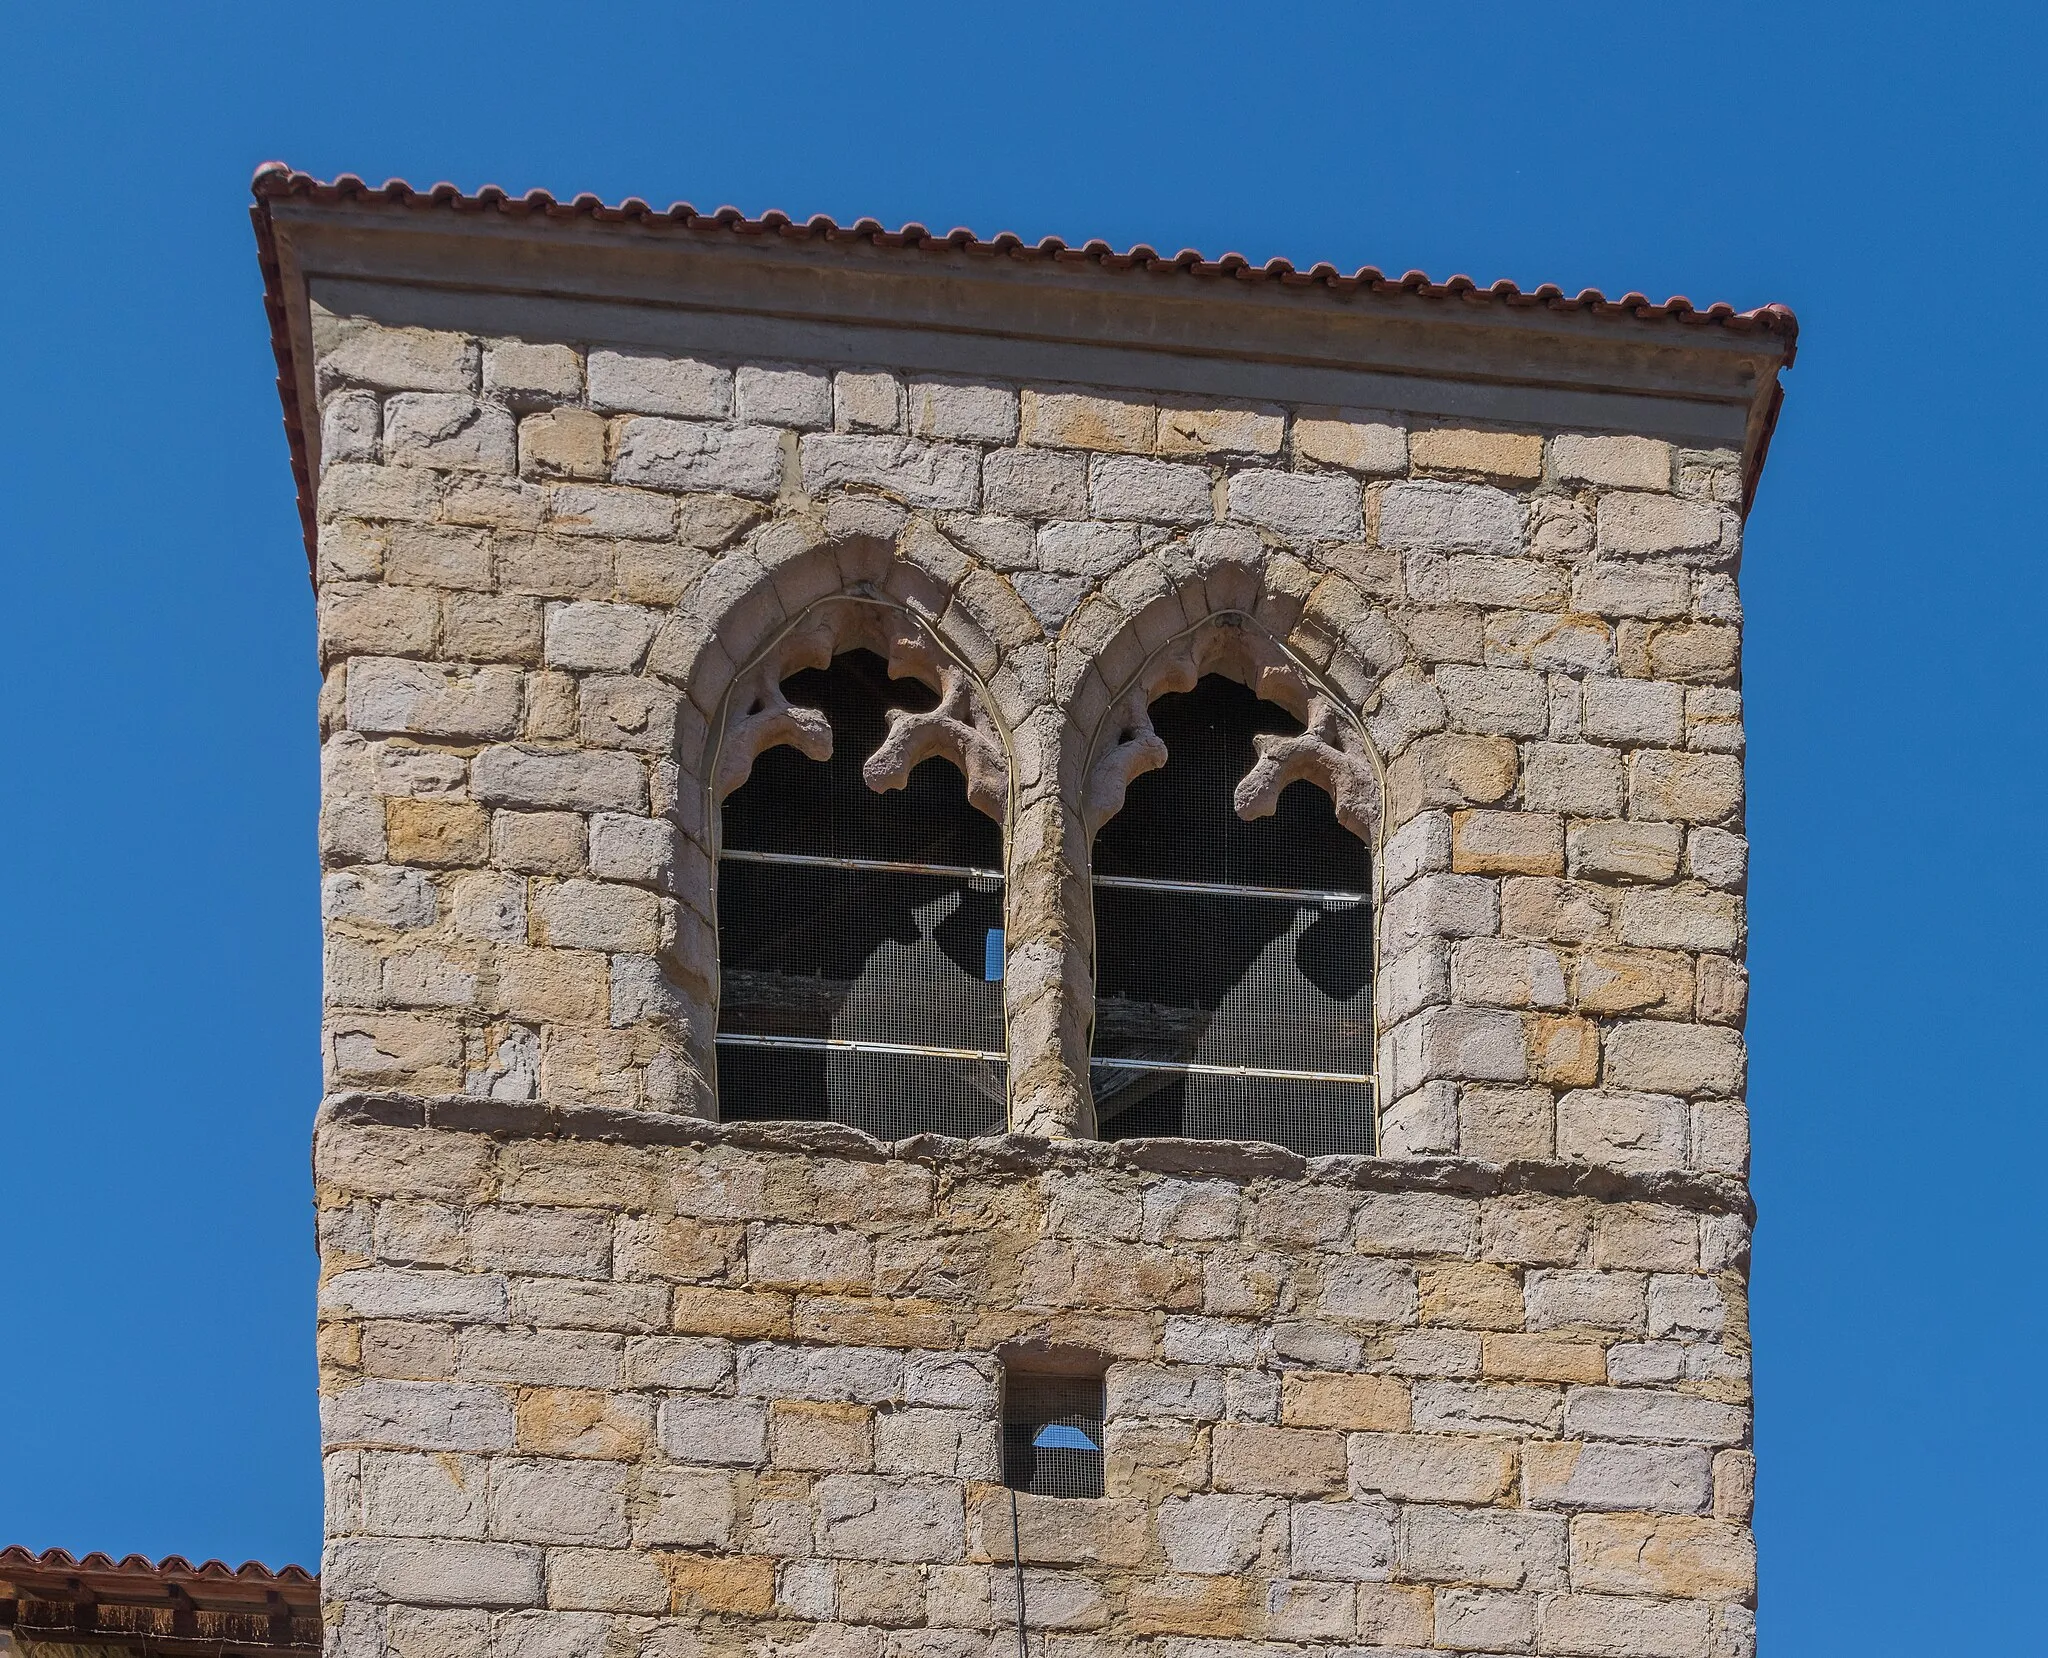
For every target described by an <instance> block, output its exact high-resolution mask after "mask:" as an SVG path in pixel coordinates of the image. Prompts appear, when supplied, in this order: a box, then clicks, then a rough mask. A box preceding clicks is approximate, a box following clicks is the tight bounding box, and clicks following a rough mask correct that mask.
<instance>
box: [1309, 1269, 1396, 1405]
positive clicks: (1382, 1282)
mask: <svg viewBox="0 0 2048 1658" xmlns="http://www.w3.org/2000/svg"><path fill="white" fill-rule="evenodd" d="M1318 1304H1319V1305H1320V1307H1321V1309H1322V1311H1323V1312H1324V1313H1325V1314H1326V1315H1327V1316H1329V1317H1331V1318H1355V1319H1360V1320H1362V1321H1364V1322H1366V1323H1369V1324H1412V1323H1413V1322H1414V1321H1415V1310H1416V1289H1415V1269H1414V1268H1413V1267H1410V1266H1408V1265H1407V1264H1405V1263H1397V1262H1392V1261H1375V1260H1359V1259H1340V1260H1335V1261H1332V1262H1330V1263H1329V1264H1328V1265H1327V1266H1326V1267H1325V1268H1324V1269H1323V1288H1322V1298H1321V1300H1320V1302H1319V1303H1318ZM1304 1385H1306V1384H1304ZM1321 1425H1323V1426H1336V1425H1337V1424H1335V1423H1328V1424H1321Z"/></svg>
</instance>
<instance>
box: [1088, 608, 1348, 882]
mask: <svg viewBox="0 0 2048 1658" xmlns="http://www.w3.org/2000/svg"><path fill="white" fill-rule="evenodd" d="M1212 673H1220V674H1223V675H1225V676H1227V677H1228V678H1231V679H1235V680H1237V681H1238V682H1239V683H1240V684H1243V685H1246V686H1249V687H1250V688H1251V689H1252V690H1253V691H1255V692H1257V693H1258V695H1259V696H1261V697H1262V698H1264V699H1265V700H1266V701H1268V702H1271V703H1276V704H1278V705H1279V706H1280V707H1282V708H1284V709H1286V710H1287V712H1288V713H1290V714H1292V715H1293V716H1294V717H1295V718H1296V719H1298V720H1300V721H1301V722H1302V727H1303V729H1302V730H1301V731H1299V732H1296V733H1293V734H1287V733H1278V734H1271V735H1261V736H1258V737H1256V738H1254V739H1253V741H1254V742H1255V743H1256V745H1257V748H1258V759H1257V760H1256V761H1255V762H1254V763H1253V765H1252V768H1251V770H1250V771H1248V772H1246V773H1245V775H1244V777H1243V778H1242V779H1241V780H1240V781H1239V783H1238V785H1237V788H1236V790H1235V791H1234V793H1233V796H1232V798H1233V803H1234V804H1235V806H1236V808H1237V815H1238V816H1239V817H1241V818H1244V819H1246V820H1247V821H1249V820H1251V819H1253V818H1261V817H1270V816H1271V815H1272V813H1273V811H1274V810H1275V808H1276V807H1277V806H1278V805H1279V803H1280V794H1281V791H1282V790H1284V789H1285V788H1286V787H1287V785H1288V784H1290V783H1293V782H1297V781H1300V780H1303V779H1306V780H1307V781H1308V782H1311V783H1313V784H1315V785H1316V787H1317V788H1319V789H1321V790H1322V791H1323V792H1324V793H1325V794H1327V795H1328V796H1329V797H1330V799H1331V800H1332V801H1333V802H1334V803H1335V805H1336V808H1337V821H1338V822H1340V823H1342V824H1343V825H1344V827H1345V828H1347V829H1349V830H1350V831H1351V832H1352V833H1353V834H1354V835H1356V836H1357V837H1358V838H1359V839H1360V840H1362V841H1364V842H1365V843H1366V844H1367V845H1368V846H1370V845H1371V844H1372V843H1373V838H1374V835H1375V832H1376V829H1377V825H1378V823H1379V815H1380V783H1379V774H1378V772H1377V771H1376V770H1375V769H1374V766H1373V762H1372V758H1371V755H1370V753H1369V751H1368V749H1367V746H1366V738H1365V734H1364V732H1363V731H1361V730H1360V729H1359V726H1358V723H1357V721H1356V720H1354V719H1353V718H1351V716H1350V715H1349V714H1348V713H1346V712H1345V710H1344V708H1343V707H1342V706H1341V705H1340V704H1339V703H1338V702H1337V700H1336V699H1335V697H1334V696H1333V695H1332V694H1331V692H1330V690H1329V688H1328V687H1327V686H1325V685H1324V684H1323V683H1322V681H1321V680H1320V679H1319V678H1317V677H1316V675H1315V674H1314V672H1313V671H1312V670H1311V669H1309V668H1308V667H1307V666H1306V665H1305V664H1304V663H1302V662H1301V661H1299V660H1298V659H1297V658H1296V657H1295V656H1294V655H1293V654H1292V653H1290V652H1289V651H1288V650H1287V649H1286V647H1285V646H1283V645H1282V644H1281V643H1280V642H1279V641H1278V640H1277V639H1275V638H1274V637H1273V636H1272V635H1271V634H1269V633H1268V632H1266V630H1265V629H1264V628H1262V627H1260V626H1259V625H1258V624H1257V623H1256V622H1254V621H1252V619H1251V618H1250V617H1248V616H1244V615H1241V614H1236V613H1225V614H1222V615H1218V616H1215V617H1212V618H1211V619H1210V620H1209V621H1208V622H1206V623H1204V624H1203V625H1202V626H1201V627H1199V628H1196V629H1194V630H1193V631H1191V632H1188V633H1185V634H1182V635H1181V636H1180V637H1179V638H1178V639H1175V640H1173V641H1172V642H1170V643H1169V644H1167V645H1165V646H1163V647H1162V648H1161V649H1159V650H1157V651H1155V652H1154V653H1153V654H1152V656H1151V657H1150V658H1149V659H1148V660H1147V662H1146V663H1145V665H1144V667H1142V668H1141V669H1140V670H1139V671H1138V674H1137V676H1136V677H1135V678H1134V679H1133V680H1132V681H1131V682H1130V684H1129V685H1128V686H1127V687H1126V688H1125V689H1124V690H1123V691H1122V692H1121V693H1120V694H1119V695H1118V696H1117V697H1116V698H1115V699H1114V700H1113V701H1112V702H1111V704H1110V708H1109V712H1108V713H1107V714H1106V715H1105V716H1104V717H1103V722H1102V725H1101V727H1100V728H1099V730H1098V732H1097V736H1096V741H1095V747H1094V756H1093V759H1092V761H1091V763H1090V765H1089V768H1088V781H1087V786H1086V792H1085V798H1084V800H1083V803H1082V816H1083V820H1084V822H1085V824H1086V826H1087V830H1088V833H1089V835H1090V836H1091V837H1092V836H1093V835H1094V833H1095V831H1096V830H1098V829H1100V828H1101V827H1102V825H1103V824H1105V823H1107V822H1108V821H1109V820H1110V819H1111V818H1112V817H1114V816H1116V814H1117V813H1118V812H1120V811H1121V810H1122V809H1123V804H1124V797H1125V794H1126V792H1127V791H1128V790H1129V788H1130V786H1131V783H1132V781H1133V780H1134V779H1135V778H1138V777H1142V776H1143V775H1144V774H1145V773H1146V772H1148V771H1157V770H1158V769H1159V768H1160V767H1162V766H1164V765H1165V764H1166V758H1167V756H1166V744H1165V743H1164V742H1162V741H1161V740H1160V737H1159V733H1158V732H1157V731H1155V730H1154V729H1153V727H1152V714H1151V706H1152V703H1153V702H1154V700H1156V699H1157V698H1159V697H1161V696H1164V695H1165V694H1166V693H1167V692H1169V691H1192V690H1193V689H1194V688H1195V685H1196V682H1197V681H1199V680H1200V679H1201V678H1202V676H1203V675H1205V674H1212Z"/></svg>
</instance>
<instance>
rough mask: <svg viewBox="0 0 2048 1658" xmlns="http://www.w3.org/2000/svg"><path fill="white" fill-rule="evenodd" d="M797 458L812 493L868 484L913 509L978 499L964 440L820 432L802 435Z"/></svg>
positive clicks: (977, 470)
mask: <svg viewBox="0 0 2048 1658" xmlns="http://www.w3.org/2000/svg"><path fill="white" fill-rule="evenodd" d="M801 456H802V465H803V478H804V487H805V488H806V489H809V490H811V491H813V492H819V491H823V490H826V489H829V488H831V487H832V486H833V485H835V484H847V483H856V484H871V485H873V486H874V487H876V488H878V489H881V490H884V491H886V492H887V493H889V494H890V495H892V496H894V497H895V498H896V499H898V500H901V501H903V502H905V503H906V504H908V505H910V506H914V507H973V506H975V505H976V504H977V503H978V502H979V501H980V498H981V454H980V451H978V450H976V449H972V448H969V447H968V446H966V445H964V444H948V443H918V442H913V441H911V440H909V439H906V438H896V437H862V436H854V435H847V434H840V433H823V432H821V433H813V434H810V435H808V436H806V437H805V438H804V439H803V442H802V445H801ZM741 493H745V492H744V491H742V492H741Z"/></svg>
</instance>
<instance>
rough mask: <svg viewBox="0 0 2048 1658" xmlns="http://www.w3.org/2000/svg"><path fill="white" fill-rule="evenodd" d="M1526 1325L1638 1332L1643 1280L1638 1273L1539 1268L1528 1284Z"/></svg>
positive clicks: (1641, 1312)
mask: <svg viewBox="0 0 2048 1658" xmlns="http://www.w3.org/2000/svg"><path fill="white" fill-rule="evenodd" d="M1526 1293H1527V1296H1528V1304H1529V1328H1530V1329H1532V1330H1555V1329H1559V1328H1563V1327H1568V1326H1572V1327H1590V1328H1594V1329H1602V1330H1615V1331H1620V1332H1622V1333H1624V1334H1635V1335H1640V1334H1641V1333H1642V1331H1643V1328H1644V1312H1643V1306H1644V1293H1645V1281H1644V1278H1643V1275H1642V1274H1641V1273H1638V1272H1583V1271H1577V1270H1571V1269H1567V1270H1563V1271H1550V1270H1538V1271H1535V1272H1532V1273H1530V1274H1529V1279H1528V1285H1527V1292H1526Z"/></svg>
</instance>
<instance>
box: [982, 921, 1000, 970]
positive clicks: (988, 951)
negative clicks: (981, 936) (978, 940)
mask: <svg viewBox="0 0 2048 1658" xmlns="http://www.w3.org/2000/svg"><path fill="white" fill-rule="evenodd" d="M981 976H982V977H983V978H984V979H986V980H987V981H988V982H989V983H990V984H1001V983H1002V980H1003V929H1002V928H1000V927H991V928H989V930H988V939H987V941H986V942H985V943H984V944H983V946H982V952H981Z"/></svg>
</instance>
